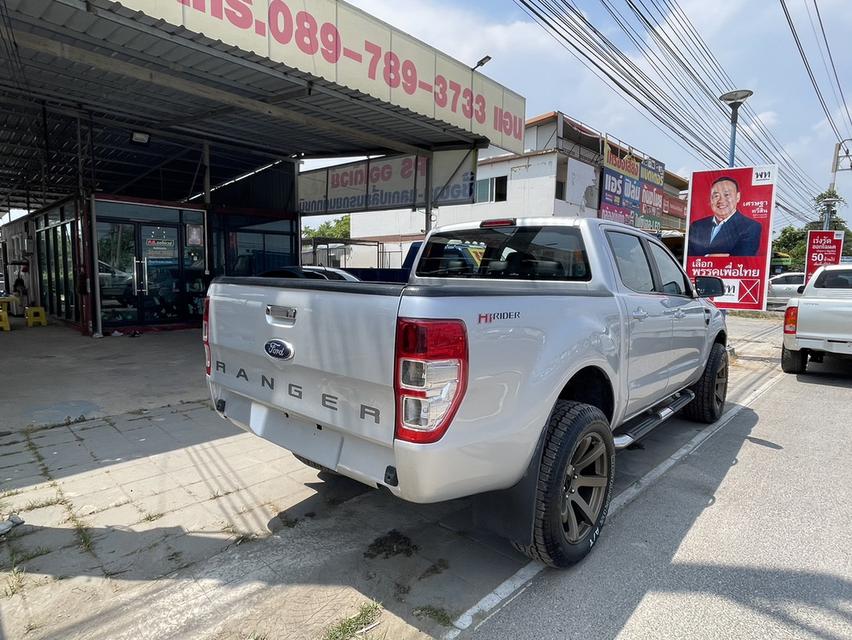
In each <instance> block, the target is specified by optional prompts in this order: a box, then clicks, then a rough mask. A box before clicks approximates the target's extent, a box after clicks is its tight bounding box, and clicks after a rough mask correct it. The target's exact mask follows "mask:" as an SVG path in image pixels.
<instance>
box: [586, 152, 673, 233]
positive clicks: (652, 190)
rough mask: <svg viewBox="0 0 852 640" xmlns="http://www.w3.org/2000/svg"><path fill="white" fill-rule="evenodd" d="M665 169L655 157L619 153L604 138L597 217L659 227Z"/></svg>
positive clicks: (637, 225) (640, 226) (641, 227)
mask: <svg viewBox="0 0 852 640" xmlns="http://www.w3.org/2000/svg"><path fill="white" fill-rule="evenodd" d="M665 171H666V167H665V165H664V164H663V163H662V162H660V161H658V160H655V159H653V158H646V159H644V160H643V159H641V158H637V157H635V156H633V155H630V154H628V155H621V154H620V153H619V152H618V150H617V149H615V148H613V147H612V146H611V145H610V144H609V142H605V143H604V168H603V185H602V188H601V208H600V217H601V218H603V219H604V220H613V221H616V222H624V224H629V225H633V226H635V227H638V228H639V229H645V230H647V231H652V232H653V231H659V230H660V229H661V228H662V220H661V216H662V214H663V196H664V193H663V181H664V178H665Z"/></svg>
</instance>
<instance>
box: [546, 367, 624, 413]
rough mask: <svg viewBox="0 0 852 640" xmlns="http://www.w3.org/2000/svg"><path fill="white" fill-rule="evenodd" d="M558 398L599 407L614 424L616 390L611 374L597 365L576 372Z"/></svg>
mask: <svg viewBox="0 0 852 640" xmlns="http://www.w3.org/2000/svg"><path fill="white" fill-rule="evenodd" d="M557 400H573V401H574V402H582V403H584V404H590V405H592V406H593V407H597V408H598V409H600V410H601V411H602V412H603V414H604V415H605V416H606V419H607V420H608V421H609V423H610V424H612V420H613V416H614V415H615V390H614V388H613V384H612V380H611V378H610V376H609V375H608V374H607V373H606V372H605V371H604V370H603V369H602V368H601V367H599V366H597V365H587V366H585V367H583V368H582V369H580V370H579V371H577V372H576V373H574V374H573V375H572V376H571V378H570V379H569V380H568V382H567V383H565V386H564V387H562V391H561V392H560V393H559V396H558V397H557Z"/></svg>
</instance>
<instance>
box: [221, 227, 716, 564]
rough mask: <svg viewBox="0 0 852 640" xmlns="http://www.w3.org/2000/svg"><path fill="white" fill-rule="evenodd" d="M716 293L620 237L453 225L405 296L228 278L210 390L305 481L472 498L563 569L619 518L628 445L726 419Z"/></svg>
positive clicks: (632, 232)
mask: <svg viewBox="0 0 852 640" xmlns="http://www.w3.org/2000/svg"><path fill="white" fill-rule="evenodd" d="M722 291H723V285H722V282H721V280H718V279H717V278H700V279H699V280H698V281H697V282H696V283H692V282H690V281H689V279H688V278H687V276H686V275H685V274H684V272H683V270H682V269H681V267H680V265H679V264H678V263H677V261H676V260H675V259H674V258H673V257H672V255H671V254H670V253H669V252H668V250H667V249H666V248H665V247H664V246H663V245H662V244H661V243H660V242H659V241H658V240H657V239H656V238H654V237H652V236H650V235H647V234H645V233H643V232H641V231H638V230H636V229H633V228H630V227H626V226H623V225H619V224H616V223H610V222H605V221H601V220H589V219H554V218H543V219H518V220H515V219H506V220H489V221H485V222H482V223H481V224H479V223H477V224H464V225H458V226H452V227H445V228H442V229H438V230H436V231H433V232H432V233H430V235H429V236H428V238H427V239H426V242H425V243H424V245H423V247H422V248H421V249H420V255H419V257H418V261H417V264H416V267H415V269H414V270H413V271H412V274H411V278H410V280H409V282H408V283H407V284H399V285H397V284H377V283H366V282H322V281H308V280H305V281H302V280H292V279H291V280H283V279H282V280H277V279H263V278H228V277H223V278H218V279H216V280H215V281H214V283H213V284H212V285H211V287H210V290H209V294H208V295H209V298H208V300H207V305H206V310H205V319H204V327H205V329H204V341H205V349H206V353H207V376H208V381H209V387H210V393H211V395H212V398H213V402H214V404H215V406H216V409H217V411H218V412H219V413H220V414H221V415H222V416H223V417H226V418H227V419H229V420H231V421H232V422H233V423H234V424H236V425H238V426H239V427H241V428H243V429H246V430H248V431H251V432H253V433H255V434H257V435H259V436H260V437H262V438H266V439H268V440H270V441H272V442H274V443H276V444H278V445H280V446H282V447H284V448H286V449H289V450H290V451H292V452H293V453H295V454H296V455H297V456H298V457H299V458H300V459H302V460H303V461H304V462H306V463H308V464H311V465H312V466H316V467H318V468H322V469H326V470H329V471H333V472H335V473H338V474H343V475H345V476H348V477H350V478H354V479H356V480H358V481H361V482H363V483H365V484H367V485H370V486H372V487H378V488H380V489H382V490H385V491H388V492H390V493H391V494H393V495H395V496H397V497H399V498H401V499H403V500H408V501H412V502H419V503H428V502H437V501H443V500H450V499H454V498H459V497H463V496H475V498H474V500H473V503H474V513H475V515H476V517H477V520H478V521H479V523H481V524H482V525H484V526H487V527H489V528H490V529H492V530H494V531H496V532H497V533H498V534H501V535H504V536H505V537H507V538H509V539H510V540H512V541H513V542H514V544H515V546H516V547H517V548H518V549H520V550H522V551H523V552H525V553H527V554H528V555H529V556H530V557H532V558H535V559H538V560H541V561H543V562H545V563H547V564H549V565H552V566H560V567H562V566H568V565H570V564H573V563H574V562H577V561H578V560H580V559H581V558H582V557H583V556H585V554H586V553H588V552H589V550H590V549H591V547H592V546H593V545H594V543H595V541H596V540H597V537H598V535H599V533H600V531H601V528H602V526H603V524H604V521H605V520H606V515H607V509H608V506H609V501H610V497H611V492H612V484H613V474H614V465H615V450H616V449H618V448H623V447H627V446H629V445H630V444H631V443H633V442H634V441H636V440H637V439H639V438H641V437H642V436H644V435H645V434H647V433H648V432H649V431H651V430H652V429H653V428H655V427H656V426H658V425H659V424H661V423H662V422H663V421H665V420H666V419H667V418H669V417H671V416H672V415H673V414H674V413H675V412H677V411H679V410H681V409H683V411H684V413H685V415H686V416H688V417H689V418H692V419H695V420H698V421H701V422H707V423H710V422H714V421H715V420H717V419H718V418H719V416H720V415H721V414H722V411H723V408H724V404H725V397H726V393H727V381H728V368H727V366H728V360H727V352H726V349H725V343H726V340H727V332H726V328H725V321H724V317H723V315H722V313H721V312H720V311H719V310H718V309H717V308H716V307H715V305H713V304H712V303H711V302H710V301H709V300H707V299H706V298H707V297H710V296H715V295H721V294H722Z"/></svg>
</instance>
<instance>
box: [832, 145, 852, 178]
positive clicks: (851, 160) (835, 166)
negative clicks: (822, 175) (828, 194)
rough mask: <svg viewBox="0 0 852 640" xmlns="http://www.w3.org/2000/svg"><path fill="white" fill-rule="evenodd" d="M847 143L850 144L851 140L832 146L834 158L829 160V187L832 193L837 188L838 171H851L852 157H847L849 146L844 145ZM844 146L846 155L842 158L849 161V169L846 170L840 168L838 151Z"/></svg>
mask: <svg viewBox="0 0 852 640" xmlns="http://www.w3.org/2000/svg"><path fill="white" fill-rule="evenodd" d="M847 142H852V138H846V139H845V140H841V141H840V142H838V143H837V144H836V145H834V156H832V158H831V186H829V189H830V190H831V191H834V190H835V188H836V187H837V172H838V171H852V156H850V155H849V146H848V145H847V144H846V143H847ZM844 146H846V153H845V154H844V155H843V156H842V157H843V158H846V160H848V161H849V167H848V168H846V169H844V168H843V167H841V166H840V158H841V155H840V150H841V148H843V147H844Z"/></svg>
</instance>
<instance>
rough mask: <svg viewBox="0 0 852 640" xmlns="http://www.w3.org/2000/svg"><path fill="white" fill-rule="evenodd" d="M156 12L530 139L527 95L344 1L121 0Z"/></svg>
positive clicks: (377, 94) (402, 102)
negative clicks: (526, 132)
mask: <svg viewBox="0 0 852 640" xmlns="http://www.w3.org/2000/svg"><path fill="white" fill-rule="evenodd" d="M119 2H120V4H122V5H124V6H126V7H128V8H131V9H135V10H137V11H141V12H143V13H145V14H146V15H149V16H151V17H153V18H159V19H162V20H165V21H166V22H168V23H170V24H173V25H176V26H179V27H184V28H186V29H188V30H189V31H193V32H195V33H201V34H204V35H205V36H207V37H209V38H212V39H214V40H221V41H222V42H224V43H225V44H229V45H233V46H235V47H239V48H240V49H242V50H244V51H247V52H251V53H255V54H257V55H259V56H262V57H265V58H269V59H270V60H272V61H274V62H280V63H282V64H284V65H287V66H288V67H291V68H293V69H298V70H299V71H303V72H305V73H310V74H311V75H314V76H316V77H319V78H323V79H325V80H328V81H330V82H335V83H337V84H339V85H343V86H346V87H348V88H350V89H355V90H357V91H361V92H363V93H366V94H367V95H370V96H373V97H374V98H378V99H380V100H383V101H385V102H388V103H390V104H394V105H397V106H400V107H405V108H406V109H410V110H411V111H413V112H415V113H418V114H420V115H423V116H427V117H429V118H435V119H437V120H441V121H443V122H446V123H449V124H452V125H455V126H457V127H460V128H462V129H464V130H466V131H470V132H473V133H475V134H478V135H483V136H486V137H487V138H488V139H489V140H490V141H491V143H492V144H494V145H495V146H498V147H501V148H503V149H506V150H508V151H511V152H513V153H522V152H523V150H524V149H523V147H524V144H523V142H524V111H525V108H526V103H525V100H524V98H523V97H521V96H519V95H518V94H516V93H514V92H512V91H510V90H508V89H507V88H505V87H503V86H502V85H500V84H498V83H496V82H494V81H493V80H489V79H488V78H486V77H485V76H483V75H482V74H480V73H476V72H474V71H471V69H470V67H469V66H468V65H466V64H463V63H461V62H459V61H457V60H454V59H453V58H451V57H449V56H447V55H445V54H443V53H441V52H440V51H437V50H436V49H433V48H432V47H430V46H428V45H426V44H424V43H423V42H420V41H419V40H417V39H415V38H412V37H411V36H409V35H406V34H405V33H403V32H401V31H399V30H397V29H394V28H393V27H391V26H390V25H388V24H386V23H384V22H382V21H380V20H378V19H376V18H374V17H372V16H370V15H368V14H366V13H364V12H363V11H361V10H359V9H356V8H355V7H352V6H350V5H348V4H346V3H345V2H342V1H341V0H254V1H252V0H119Z"/></svg>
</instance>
